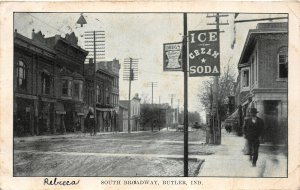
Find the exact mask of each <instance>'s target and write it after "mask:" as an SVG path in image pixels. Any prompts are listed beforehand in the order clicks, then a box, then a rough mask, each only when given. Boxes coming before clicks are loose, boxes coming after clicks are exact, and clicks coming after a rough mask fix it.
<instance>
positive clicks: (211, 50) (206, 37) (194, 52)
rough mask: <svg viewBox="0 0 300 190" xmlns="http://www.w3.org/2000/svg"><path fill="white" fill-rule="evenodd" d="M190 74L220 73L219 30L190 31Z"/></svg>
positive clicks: (206, 74) (197, 75) (216, 74)
mask: <svg viewBox="0 0 300 190" xmlns="http://www.w3.org/2000/svg"><path fill="white" fill-rule="evenodd" d="M188 57H189V76H190V77H201V76H219V75H220V38H219V30H217V29H214V30H198V31H189V54H188Z"/></svg>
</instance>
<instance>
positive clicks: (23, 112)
mask: <svg viewBox="0 0 300 190" xmlns="http://www.w3.org/2000/svg"><path fill="white" fill-rule="evenodd" d="M35 99H36V97H34V96H30V98H24V97H23V98H22V97H16V99H15V110H14V117H15V118H14V135H15V136H28V135H37V134H38V130H37V129H36V128H37V125H36V124H35V120H36V117H35V114H34V101H35Z"/></svg>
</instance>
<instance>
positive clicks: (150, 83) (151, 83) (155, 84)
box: [147, 82, 157, 105]
mask: <svg viewBox="0 0 300 190" xmlns="http://www.w3.org/2000/svg"><path fill="white" fill-rule="evenodd" d="M147 87H151V88H152V101H151V103H152V105H153V88H154V87H157V82H149V83H148V84H147Z"/></svg>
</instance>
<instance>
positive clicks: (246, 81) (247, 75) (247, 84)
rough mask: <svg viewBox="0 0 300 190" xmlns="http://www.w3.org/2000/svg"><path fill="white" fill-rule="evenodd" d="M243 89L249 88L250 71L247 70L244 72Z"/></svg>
mask: <svg viewBox="0 0 300 190" xmlns="http://www.w3.org/2000/svg"><path fill="white" fill-rule="evenodd" d="M242 77H243V79H242V82H243V84H242V87H249V69H245V70H243V71H242Z"/></svg>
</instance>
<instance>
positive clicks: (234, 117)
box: [225, 109, 239, 122]
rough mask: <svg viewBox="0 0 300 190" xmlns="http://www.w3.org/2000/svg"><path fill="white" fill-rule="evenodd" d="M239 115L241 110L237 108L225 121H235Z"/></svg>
mask: <svg viewBox="0 0 300 190" xmlns="http://www.w3.org/2000/svg"><path fill="white" fill-rule="evenodd" d="M238 117H239V110H238V109H236V110H235V111H234V112H233V113H232V114H231V115H230V116H228V117H227V118H226V119H225V122H235V121H237V119H238Z"/></svg>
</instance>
